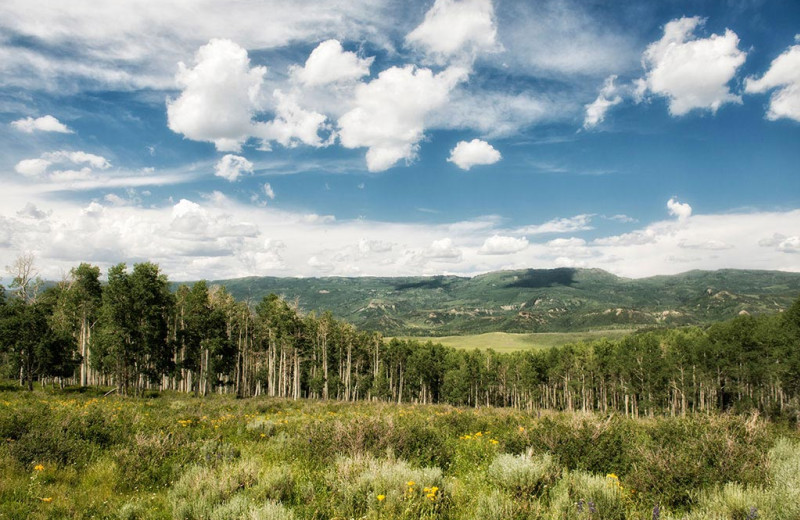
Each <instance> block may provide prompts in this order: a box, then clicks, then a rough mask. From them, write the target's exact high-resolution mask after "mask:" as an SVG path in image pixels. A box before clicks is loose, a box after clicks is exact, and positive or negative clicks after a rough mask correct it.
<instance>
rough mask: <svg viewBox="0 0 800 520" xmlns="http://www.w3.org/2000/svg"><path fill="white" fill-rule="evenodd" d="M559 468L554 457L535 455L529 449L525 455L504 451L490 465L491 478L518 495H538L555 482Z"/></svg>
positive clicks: (489, 475) (506, 489)
mask: <svg viewBox="0 0 800 520" xmlns="http://www.w3.org/2000/svg"><path fill="white" fill-rule="evenodd" d="M558 473H559V470H558V468H557V467H556V465H555V464H554V463H553V457H551V456H550V455H549V454H543V455H539V456H536V457H534V456H533V455H532V452H531V451H529V452H528V453H526V454H524V455H516V456H515V455H509V454H507V453H503V454H500V455H498V456H497V457H495V459H494V461H492V464H491V465H490V466H489V469H488V471H487V475H488V477H489V480H490V481H491V482H493V483H495V484H496V485H497V486H499V487H500V488H501V489H503V490H505V491H508V492H510V493H512V494H514V495H516V496H519V497H523V496H531V495H538V494H540V493H541V492H542V491H543V490H544V487H545V486H547V485H551V484H552V483H553V482H555V480H556V478H557V476H558Z"/></svg>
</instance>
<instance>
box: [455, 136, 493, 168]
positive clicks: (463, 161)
mask: <svg viewBox="0 0 800 520" xmlns="http://www.w3.org/2000/svg"><path fill="white" fill-rule="evenodd" d="M500 158H501V156H500V152H498V151H497V150H495V148H494V147H493V146H492V145H490V144H489V143H487V142H486V141H483V140H481V139H473V140H472V141H469V142H467V141H459V143H458V144H456V146H455V148H453V149H452V150H450V157H448V159H447V162H451V163H454V164H455V165H456V166H458V167H459V168H461V169H462V170H469V169H470V168H472V167H473V166H476V165H483V164H494V163H496V162H497V161H499V160H500Z"/></svg>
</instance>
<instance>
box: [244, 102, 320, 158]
mask: <svg viewBox="0 0 800 520" xmlns="http://www.w3.org/2000/svg"><path fill="white" fill-rule="evenodd" d="M273 96H274V97H275V99H276V100H277V107H276V109H275V119H273V120H272V121H268V122H266V123H258V124H257V129H256V130H255V133H256V134H257V135H258V136H259V137H261V138H262V139H263V144H262V149H267V150H268V149H269V142H270V141H277V142H278V143H280V144H281V145H283V146H285V147H287V148H294V147H295V146H297V145H298V144H299V143H303V144H307V145H309V146H314V147H317V148H319V147H321V146H327V145H329V144H331V142H332V138H333V136H331V138H330V139H328V140H326V141H323V140H322V138H321V137H320V135H319V132H320V131H323V130H326V129H327V128H328V126H327V125H326V124H325V121H326V119H327V117H326V116H325V115H323V114H320V113H318V112H314V111H309V110H305V109H303V108H301V107H300V105H298V103H297V100H296V99H295V97H294V96H292V95H291V94H284V93H283V92H281V91H280V90H275V92H274V94H273Z"/></svg>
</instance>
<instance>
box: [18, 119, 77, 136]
mask: <svg viewBox="0 0 800 520" xmlns="http://www.w3.org/2000/svg"><path fill="white" fill-rule="evenodd" d="M11 125H12V126H13V127H14V128H16V129H17V130H19V131H20V132H25V133H26V134H32V133H33V132H34V131H37V130H38V131H40V132H57V133H61V134H71V133H73V132H72V130H70V129H69V128H67V125H65V124H64V123H62V122H60V121H59V120H58V119H56V118H55V117H53V116H51V115H46V116H42V117H37V118H36V119H34V118H32V117H26V118H25V119H18V120H16V121H12V122H11Z"/></svg>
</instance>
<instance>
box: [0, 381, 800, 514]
mask: <svg viewBox="0 0 800 520" xmlns="http://www.w3.org/2000/svg"><path fill="white" fill-rule="evenodd" d="M5 388H6V390H5V391H3V390H0V440H2V442H1V443H0V518H2V519H50V518H52V519H63V518H108V519H128V520H133V519H164V520H166V519H175V520H179V519H180V520H184V519H198V520H199V519H208V520H226V519H238V518H242V519H249V520H281V519H283V520H287V519H305V518H309V519H320V520H321V519H334V518H336V519H351V518H352V519H355V518H364V519H394V518H399V519H419V518H424V519H445V520H447V519H465V520H471V519H475V520H478V519H480V520H495V519H497V520H501V519H543V520H544V519H551V520H556V519H559V520H560V519H567V520H589V519H592V520H599V519H604V520H623V519H634V520H644V519H647V520H651V519H653V518H658V519H660V520H661V519H663V520H666V519H678V518H686V519H690V520H700V519H709V518H720V519H723V518H725V519H728V518H731V519H755V518H759V519H762V518H763V519H779V520H782V519H787V520H788V519H796V518H799V517H800V443H799V442H798V434H797V431H796V430H793V429H790V428H782V427H780V426H779V425H776V424H769V423H767V422H765V421H763V420H762V419H759V418H758V417H756V416H752V417H744V416H733V415H724V416H708V415H704V416H694V417H687V418H666V417H663V418H649V419H632V418H624V417H620V416H600V415H590V414H577V413H542V414H539V413H537V412H535V411H534V412H525V411H520V410H511V409H490V408H488V409H487V408H484V409H464V408H454V407H450V406H415V405H404V406H397V405H391V404H385V403H371V404H370V403H358V404H347V403H338V402H320V401H288V400H277V399H265V398H253V399H248V400H235V399H233V398H228V397H224V396H209V397H206V398H193V397H188V396H183V395H152V396H148V397H147V398H141V399H135V398H121V397H113V396H109V397H103V394H102V391H101V390H89V391H86V392H78V391H67V392H58V391H48V390H42V389H38V390H37V391H35V392H33V393H27V392H24V391H18V390H12V389H13V388H14V387H13V385H11V384H9V385H7V386H6V387H5Z"/></svg>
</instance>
